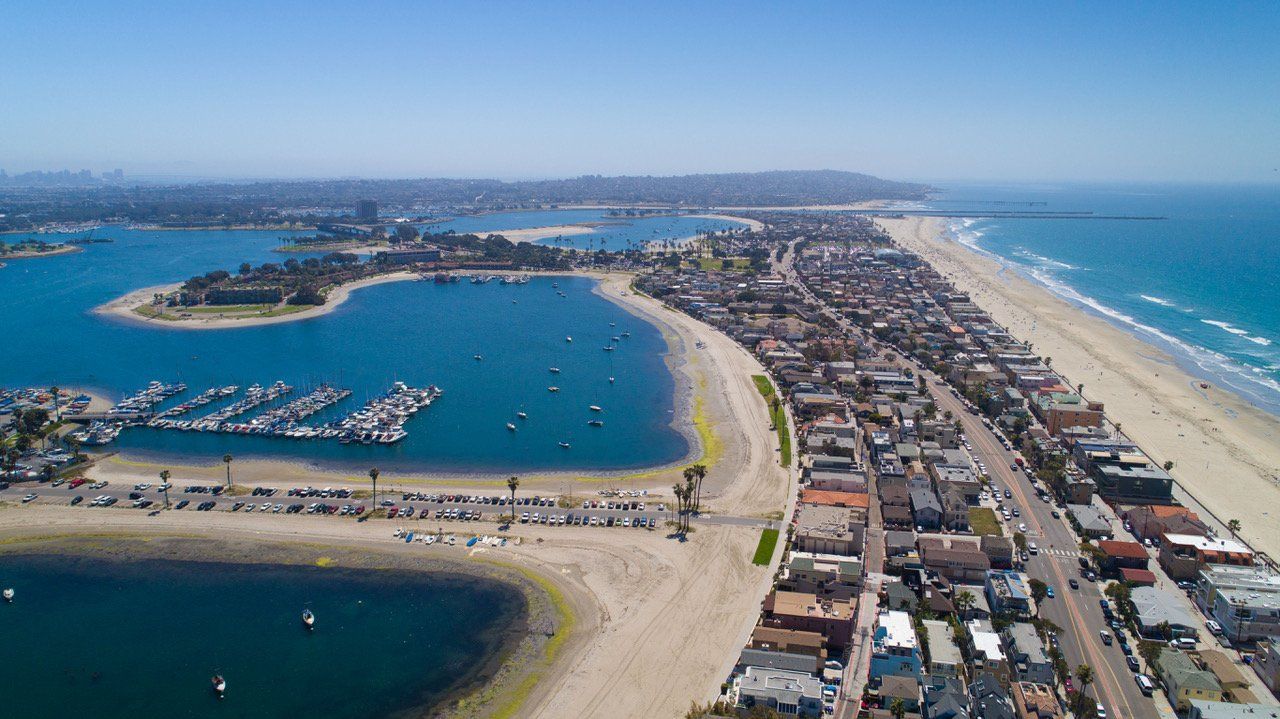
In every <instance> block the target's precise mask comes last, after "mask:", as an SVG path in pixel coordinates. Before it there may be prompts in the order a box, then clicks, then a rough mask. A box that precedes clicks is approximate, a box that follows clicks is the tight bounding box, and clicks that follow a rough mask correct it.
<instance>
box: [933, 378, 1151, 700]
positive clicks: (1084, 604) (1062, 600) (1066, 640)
mask: <svg viewBox="0 0 1280 719" xmlns="http://www.w3.org/2000/svg"><path fill="white" fill-rule="evenodd" d="M914 369H915V371H916V372H917V373H919V374H921V375H922V376H924V377H925V381H926V382H927V383H928V387H929V390H930V392H931V393H932V394H933V397H934V401H935V403H936V404H937V405H938V409H939V411H940V412H944V413H945V412H948V411H950V412H951V413H952V415H953V416H955V417H957V418H958V419H959V420H960V421H961V423H962V424H963V426H964V433H965V438H966V439H967V440H968V441H969V444H970V445H971V446H972V447H973V450H972V454H973V456H974V458H975V459H978V460H981V461H982V463H983V464H985V465H986V467H987V474H988V475H989V476H990V477H991V479H992V482H993V484H995V485H996V486H997V487H998V488H999V489H1000V490H1003V489H1005V488H1007V489H1009V491H1010V492H1011V493H1012V494H1013V499H1012V500H1006V504H1008V503H1009V502H1010V501H1011V502H1012V503H1013V504H1015V505H1016V506H1017V507H1019V508H1020V510H1021V512H1022V517H1021V518H1019V521H1021V522H1024V523H1026V525H1027V532H1026V536H1027V541H1028V542H1035V543H1036V544H1037V545H1038V546H1039V548H1040V553H1039V554H1038V555H1036V556H1032V557H1030V558H1029V560H1028V561H1027V562H1026V567H1025V571H1026V573H1027V575H1028V576H1029V577H1032V578H1035V579H1039V580H1041V581H1043V582H1044V583H1046V584H1048V585H1050V586H1052V587H1053V588H1054V593H1055V595H1056V596H1055V597H1054V598H1053V599H1047V598H1046V599H1045V600H1044V601H1043V602H1041V604H1040V616H1042V617H1044V618H1046V619H1048V620H1050V621H1052V622H1053V623H1054V624H1056V625H1058V626H1059V627H1061V629H1062V631H1061V633H1060V634H1059V635H1058V641H1059V646H1060V648H1061V650H1062V654H1063V658H1065V659H1066V661H1067V665H1068V666H1069V667H1071V668H1072V671H1073V673H1074V670H1075V667H1076V666H1078V665H1080V664H1087V665H1089V666H1091V667H1093V671H1094V677H1095V679H1094V684H1093V687H1092V689H1093V693H1094V694H1095V695H1096V696H1097V698H1098V699H1099V700H1100V701H1101V702H1102V704H1103V706H1105V707H1106V708H1107V711H1108V713H1109V715H1110V716H1122V717H1134V718H1135V719H1144V718H1150V719H1155V718H1156V717H1159V716H1161V713H1160V712H1159V711H1158V710H1157V708H1156V703H1155V702H1153V701H1152V700H1151V699H1150V698H1148V697H1144V696H1143V695H1142V692H1140V691H1139V690H1138V686H1137V683H1136V682H1135V681H1134V675H1133V672H1132V671H1130V669H1129V666H1128V665H1127V664H1126V663H1125V655H1124V653H1123V652H1121V651H1120V646H1119V644H1113V645H1112V646H1106V645H1104V644H1103V643H1102V640H1101V638H1100V636H1099V632H1101V631H1102V630H1103V629H1106V628H1107V626H1106V623H1105V621H1104V619H1103V616H1102V610H1101V608H1100V607H1099V604H1098V602H1099V600H1100V599H1102V593H1101V591H1100V587H1101V585H1100V584H1094V583H1091V582H1087V581H1084V580H1083V579H1082V578H1080V577H1079V564H1078V563H1077V557H1079V556H1080V552H1079V549H1078V540H1077V539H1076V537H1075V534H1074V533H1073V532H1072V530H1071V528H1070V527H1069V526H1068V525H1067V524H1066V522H1065V520H1063V519H1055V518H1054V517H1053V514H1052V513H1053V512H1054V511H1056V508H1055V507H1054V506H1053V505H1052V504H1051V503H1049V502H1045V501H1042V500H1040V499H1039V498H1038V496H1037V492H1036V489H1035V487H1034V486H1033V485H1032V484H1031V480H1030V479H1028V478H1027V476H1026V475H1025V474H1024V473H1023V472H1022V471H1021V470H1014V469H1012V468H1011V467H1010V465H1011V464H1013V462H1014V458H1015V457H1016V456H1017V455H1016V454H1015V453H1014V452H1012V451H1010V450H1007V449H1005V447H1004V445H1003V444H1002V443H1001V441H1000V439H999V438H997V436H996V434H995V433H994V432H993V431H992V430H990V429H988V428H987V427H986V425H984V424H983V423H982V421H981V420H980V419H979V418H978V417H976V416H975V415H973V414H971V413H970V412H969V410H968V408H967V407H966V406H965V404H964V402H962V401H961V400H960V399H958V398H956V397H955V396H954V395H952V394H951V388H950V386H949V385H946V384H944V383H943V382H941V381H940V380H939V379H938V378H937V377H936V376H934V375H933V373H932V372H929V371H927V370H925V371H922V370H920V369H919V368H914ZM1073 578H1075V579H1077V581H1079V583H1080V589H1078V590H1072V589H1071V588H1070V587H1069V585H1068V580H1070V579H1073ZM1133 646H1136V643H1135V644H1133Z"/></svg>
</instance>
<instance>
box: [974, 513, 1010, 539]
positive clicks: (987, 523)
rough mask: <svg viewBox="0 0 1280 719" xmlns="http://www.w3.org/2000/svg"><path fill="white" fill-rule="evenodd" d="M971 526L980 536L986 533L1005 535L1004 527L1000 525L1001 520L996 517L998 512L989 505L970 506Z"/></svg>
mask: <svg viewBox="0 0 1280 719" xmlns="http://www.w3.org/2000/svg"><path fill="white" fill-rule="evenodd" d="M969 527H970V528H971V529H972V530H973V533H974V534H976V535H978V536H982V535H984V534H990V535H993V536H996V537H1001V536H1004V529H1002V528H1001V527H1000V520H998V519H996V513H995V512H994V511H993V510H991V509H990V508H988V507H970V508H969Z"/></svg>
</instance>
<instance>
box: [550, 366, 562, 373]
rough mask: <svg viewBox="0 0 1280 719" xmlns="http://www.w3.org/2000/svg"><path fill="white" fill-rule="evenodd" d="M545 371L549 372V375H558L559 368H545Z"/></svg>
mask: <svg viewBox="0 0 1280 719" xmlns="http://www.w3.org/2000/svg"><path fill="white" fill-rule="evenodd" d="M547 369H548V370H549V371H550V372H551V374H560V368H559V367H549V368H547Z"/></svg>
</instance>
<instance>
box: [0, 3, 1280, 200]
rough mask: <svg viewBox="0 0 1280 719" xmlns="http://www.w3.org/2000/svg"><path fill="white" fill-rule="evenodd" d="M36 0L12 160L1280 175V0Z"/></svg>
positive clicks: (8, 69)
mask: <svg viewBox="0 0 1280 719" xmlns="http://www.w3.org/2000/svg"><path fill="white" fill-rule="evenodd" d="M1113 5H1116V4H1115V3H1097V4H1093V3H1071V4H1069V5H1066V4H1064V5H1063V6H1061V7H1056V8H1055V7H1051V6H1049V5H1048V4H1045V3H1033V4H1023V3H1008V4H970V3H929V4H911V3H888V2H886V3H869V4H862V3H752V2H736V3H723V4H717V3H689V2H674V3H665V2H653V3H648V2H646V3H641V2H628V3H607V2H583V3H550V2H548V3H535V2H529V3H506V2H498V1H493V2H479V3H458V2H449V3H438V4H437V3H427V2H361V3H354V2H352V3H345V2H344V3H338V2H323V1H320V2H310V3H307V2H298V3H286V2H261V3H259V2H239V1H238V0H223V1H221V2H217V3H199V4H197V3H181V2H175V3H160V2H157V3H138V2H127V1H124V2H91V1H85V2H76V3H67V2H56V1H55V2H25V1H22V0H19V1H17V2H12V3H9V4H7V5H6V9H5V12H4V26H5V31H4V33H3V41H2V42H0V167H2V168H4V169H6V170H8V171H9V172H11V173H12V172H15V171H24V170H29V169H60V168H63V167H68V168H73V169H76V168H80V167H88V168H90V169H94V170H102V169H109V168H114V167H122V168H124V169H125V170H126V172H129V173H133V174H146V173H153V174H190V175H205V176H228V177H249V176H252V177H301V176H356V175H359V176H380V177H387V176H396V177H404V176H470V177H478V176H484V177H502V178H522V177H558V176H567V175H577V174H584V173H601V174H676V173H686V172H704V171H706V172H717V171H735V170H766V169H817V168H834V169H847V170H858V171H865V172H870V173H873V174H878V175H882V176H885V177H891V178H901V179H925V180H929V179H961V178H973V179H1009V180H1013V179H1036V180H1226V181H1277V180H1280V173H1277V172H1276V168H1278V167H1280V42H1278V41H1277V38H1278V37H1280V3H1274V2H1258V3H1240V4H1226V3H1174V2H1168V3H1147V4H1137V3H1124V4H1123V7H1113Z"/></svg>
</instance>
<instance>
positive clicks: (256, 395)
mask: <svg viewBox="0 0 1280 719" xmlns="http://www.w3.org/2000/svg"><path fill="white" fill-rule="evenodd" d="M177 386H178V385H160V384H159V383H153V386H152V387H148V389H147V390H144V391H143V392H139V393H136V394H134V395H132V396H131V397H130V398H129V400H127V401H128V402H129V404H128V405H127V406H132V407H139V408H142V407H145V408H146V409H138V410H135V411H132V412H117V413H115V414H109V415H105V416H104V417H103V418H101V419H100V420H98V421H94V422H92V423H91V424H90V425H89V426H88V427H86V428H84V429H82V430H78V431H77V432H76V433H75V434H76V436H77V439H79V440H80V441H81V442H83V443H84V444H89V445H104V444H108V443H110V442H112V441H113V440H115V438H116V437H117V436H118V435H119V434H120V431H121V430H123V429H124V428H125V427H135V426H146V427H149V428H151V429H159V430H177V431H182V432H212V433H216V434H243V435H257V436H263V437H288V438H292V439H337V440H339V441H340V442H342V443H343V444H349V443H352V442H355V443H358V444H394V443H396V442H399V441H400V440H402V439H404V438H405V437H407V436H408V434H409V433H408V432H407V431H406V430H405V429H404V427H403V425H404V423H405V422H407V421H408V420H409V419H410V418H411V417H413V416H414V415H415V414H417V413H418V412H419V411H421V410H422V409H424V408H426V407H428V406H430V405H431V403H432V402H434V401H435V400H436V399H437V398H439V397H440V395H441V394H443V392H442V391H441V390H440V389H439V388H437V387H435V386H434V385H432V386H429V387H427V388H426V389H418V388H415V387H410V386H409V385H407V384H405V383H403V382H396V383H395V384H394V385H393V386H392V387H391V389H389V390H387V392H386V393H385V394H383V395H381V396H379V397H376V398H374V399H371V400H369V401H368V402H366V403H365V404H364V406H363V407H361V408H360V409H358V410H356V411H354V412H351V413H348V414H347V415H346V416H344V417H343V418H341V419H339V420H335V421H332V422H328V423H326V424H323V425H319V426H315V425H305V424H301V421H302V420H303V419H305V418H307V417H310V416H312V415H314V414H316V413H318V412H321V411H322V410H324V409H327V408H328V407H331V406H333V405H335V404H337V403H338V402H341V401H342V400H344V399H346V398H347V397H350V396H351V390H349V389H344V388H337V387H333V386H332V385H329V384H321V385H320V386H319V387H317V388H315V389H314V390H311V391H310V392H308V393H307V394H306V395H305V396H302V397H298V398H297V399H294V400H292V401H290V402H287V403H285V404H283V405H280V406H278V407H274V408H271V409H269V410H267V411H265V412H263V413H261V414H259V415H257V416H254V417H252V418H250V419H247V420H244V421H233V418H235V417H237V416H239V415H243V414H247V413H249V412H251V411H253V410H254V409H256V408H258V407H260V406H262V405H264V404H266V403H268V402H271V401H273V400H275V399H278V398H280V397H283V396H284V395H286V394H289V393H290V392H292V391H293V388H292V387H291V386H289V385H287V384H285V383H284V382H283V381H276V382H275V383H274V384H272V385H271V386H270V387H266V388H264V387H262V386H261V385H258V384H255V385H252V386H250V387H249V388H248V389H247V390H246V391H245V396H244V397H243V398H241V399H240V400H238V401H236V402H233V403H231V404H229V405H227V406H226V407H224V408H222V409H220V410H218V411H217V412H213V413H211V414H209V415H206V416H204V417H200V418H197V419H184V418H183V417H182V416H181V415H183V414H186V413H187V412H190V411H191V410H192V409H195V408H196V407H200V406H203V405H205V404H209V403H210V402H213V401H215V400H217V399H222V398H225V397H229V396H231V395H232V394H234V393H235V392H236V391H237V388H236V387H235V386H234V385H228V386H226V387H215V388H212V389H209V390H206V391H205V392H202V393H201V394H200V395H199V396H197V397H195V398H193V399H191V400H188V401H187V402H183V403H182V404H179V405H177V406H175V407H172V408H170V409H168V410H165V411H163V412H160V413H153V412H151V411H149V410H150V408H151V407H153V406H154V405H155V404H156V403H158V402H159V401H160V400H159V399H156V397H157V396H159V395H160V394H165V393H166V392H167V393H168V394H166V395H165V396H173V394H175V393H176V392H173V391H172V389H173V388H174V387H177ZM183 387H184V388H185V385H183ZM178 391H181V390H178ZM152 400H154V401H152ZM123 404H124V403H122V405H123Z"/></svg>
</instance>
